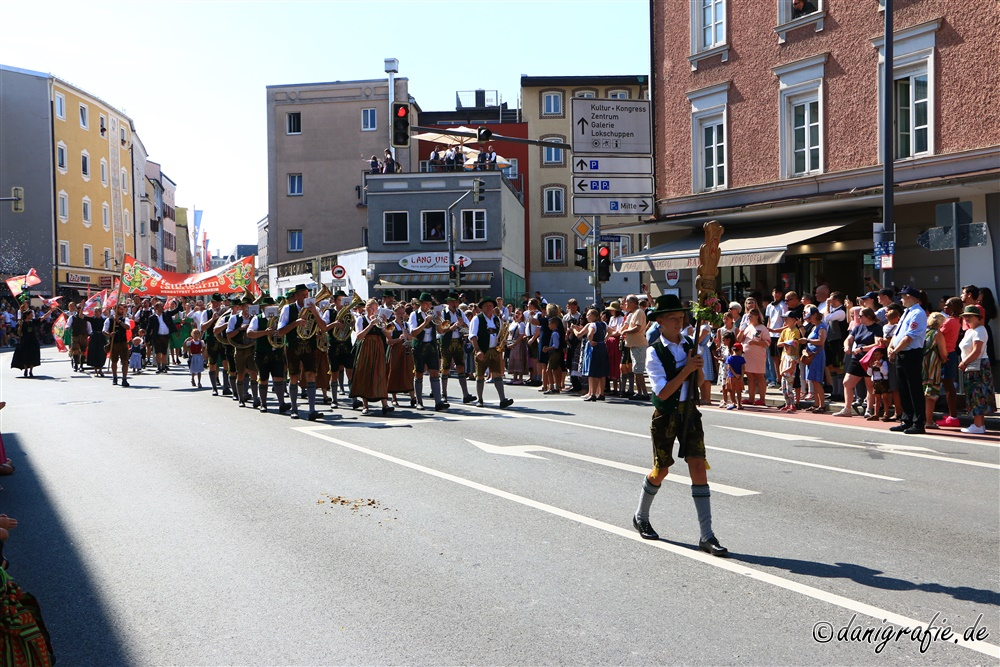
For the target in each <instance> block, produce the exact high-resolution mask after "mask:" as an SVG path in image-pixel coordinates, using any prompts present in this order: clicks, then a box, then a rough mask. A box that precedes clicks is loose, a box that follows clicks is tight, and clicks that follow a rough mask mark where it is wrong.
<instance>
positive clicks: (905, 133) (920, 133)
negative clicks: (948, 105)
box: [872, 19, 942, 160]
mask: <svg viewBox="0 0 1000 667" xmlns="http://www.w3.org/2000/svg"><path fill="white" fill-rule="evenodd" d="M941 21H942V20H941V19H933V20H931V21H925V22H924V23H919V24H917V25H914V26H911V27H909V28H904V29H903V30H898V31H896V32H895V33H894V34H893V63H892V68H893V71H892V76H893V87H894V91H893V92H894V95H893V98H894V107H893V109H892V111H893V122H894V125H895V132H894V134H893V144H894V146H893V147H892V155H893V157H894V158H895V159H897V160H903V159H908V158H914V157H920V156H924V155H933V154H934V62H935V50H936V46H937V31H938V29H939V28H940V27H941ZM872 46H874V47H875V48H877V49H878V52H879V74H878V80H879V96H880V97H881V96H882V90H881V88H882V80H883V74H882V73H883V72H884V71H885V70H884V68H885V52H884V47H885V38H884V37H876V38H875V39H873V40H872ZM880 116H881V114H880ZM879 122H880V123H881V117H880V119H879ZM881 139H882V132H881V131H879V141H880V145H879V157H880V158H881V157H882V156H883V155H884V147H883V146H882V145H881Z"/></svg>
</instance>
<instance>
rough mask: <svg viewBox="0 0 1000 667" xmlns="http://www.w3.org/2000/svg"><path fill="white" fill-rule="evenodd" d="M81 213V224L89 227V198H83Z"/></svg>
mask: <svg viewBox="0 0 1000 667" xmlns="http://www.w3.org/2000/svg"><path fill="white" fill-rule="evenodd" d="M81 213H82V214H83V224H84V226H86V227H90V224H91V220H90V198H89V197H84V198H83V205H82V207H81Z"/></svg>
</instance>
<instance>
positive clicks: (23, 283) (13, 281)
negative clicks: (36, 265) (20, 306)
mask: <svg viewBox="0 0 1000 667" xmlns="http://www.w3.org/2000/svg"><path fill="white" fill-rule="evenodd" d="M5 282H6V283H7V288H8V289H9V290H10V293H11V294H13V295H14V296H15V297H16V296H18V295H19V294H20V293H21V292H23V291H24V290H26V289H28V288H29V287H31V286H32V285H37V284H39V283H41V282H42V279H41V278H39V277H38V273H37V272H36V271H35V270H34V269H28V272H27V273H26V274H24V275H23V276H14V277H13V278H8V279H7V280H6V281H5Z"/></svg>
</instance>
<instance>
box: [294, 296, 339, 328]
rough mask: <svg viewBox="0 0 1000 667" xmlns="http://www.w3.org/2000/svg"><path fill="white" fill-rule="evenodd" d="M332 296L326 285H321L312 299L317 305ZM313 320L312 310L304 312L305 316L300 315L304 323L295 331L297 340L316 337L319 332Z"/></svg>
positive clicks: (317, 325) (317, 324)
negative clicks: (321, 287)
mask: <svg viewBox="0 0 1000 667" xmlns="http://www.w3.org/2000/svg"><path fill="white" fill-rule="evenodd" d="M332 296H333V292H331V291H330V290H329V289H328V288H327V286H326V285H323V289H321V290H320V291H319V292H318V293H317V294H316V296H315V297H313V299H314V300H315V302H316V303H319V302H320V301H322V300H323V299H329V298H330V297H332ZM315 318H316V316H315V315H313V312H312V310H306V312H305V314H303V315H302V319H304V320H305V321H306V323H305V324H303V325H301V326H300V327H299V328H298V330H297V333H298V335H299V338H301V339H302V340H308V339H310V338H312V337H313V336H315V335H316V333H317V331H319V323H318V322H316V321H315Z"/></svg>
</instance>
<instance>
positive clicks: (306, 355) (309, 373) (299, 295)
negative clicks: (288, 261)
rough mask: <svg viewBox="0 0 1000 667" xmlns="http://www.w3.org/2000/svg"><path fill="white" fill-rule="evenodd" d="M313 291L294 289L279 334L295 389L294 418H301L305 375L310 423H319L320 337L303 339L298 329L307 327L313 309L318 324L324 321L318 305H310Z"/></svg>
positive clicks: (302, 288) (280, 321)
mask: <svg viewBox="0 0 1000 667" xmlns="http://www.w3.org/2000/svg"><path fill="white" fill-rule="evenodd" d="M308 296H309V288H308V287H306V286H305V285H302V284H299V285H296V286H295V289H293V290H292V294H291V296H290V300H291V303H289V304H288V305H286V306H285V307H284V308H282V309H281V315H280V316H279V318H278V333H279V334H281V335H282V336H284V337H285V362H286V363H287V364H288V377H289V381H290V382H291V384H292V386H291V389H290V391H289V393H290V394H291V398H292V419H298V418H299V412H298V405H299V373H300V372H301V373H302V374H303V375H305V381H306V392H305V393H306V398H307V399H308V400H309V421H316V420H317V419H319V418H320V417H321V416H322V415H320V413H319V412H317V411H316V336H313V337H311V338H306V339H302V338H299V335H298V333H297V332H296V331H295V329H296V327H298V326H300V325H303V324H306V321H305V320H304V319H302V315H303V314H304V313H305V311H306V310H307V309H308V310H312V313H313V317H314V318H315V322H317V323H319V322H321V321H322V317H321V316H320V314H319V311H317V310H316V306H315V305H312V306H306V305H305V300H306V297H308Z"/></svg>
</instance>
